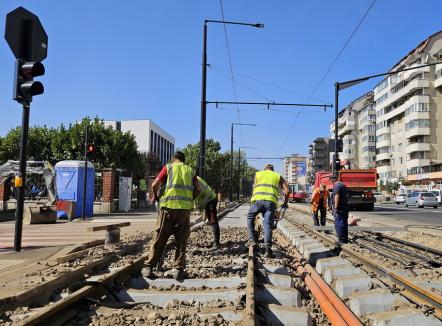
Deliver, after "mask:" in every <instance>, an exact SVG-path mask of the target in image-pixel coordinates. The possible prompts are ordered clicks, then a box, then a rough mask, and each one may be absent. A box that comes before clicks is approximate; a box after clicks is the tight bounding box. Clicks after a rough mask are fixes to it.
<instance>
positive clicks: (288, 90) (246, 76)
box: [209, 64, 330, 104]
mask: <svg viewBox="0 0 442 326" xmlns="http://www.w3.org/2000/svg"><path fill="white" fill-rule="evenodd" d="M209 68H211V69H212V70H213V71H217V72H220V73H227V71H226V70H224V69H222V68H221V67H219V66H217V65H213V64H210V65H209ZM234 75H236V76H239V77H242V78H244V79H249V80H253V81H255V82H258V83H261V84H263V85H267V86H269V87H273V88H276V89H279V90H281V91H285V92H287V93H291V94H295V95H298V96H302V97H305V98H309V95H307V94H303V93H301V92H298V91H294V90H292V89H288V88H285V87H282V86H279V85H276V84H274V83H271V82H268V81H265V80H262V79H258V78H255V77H251V76H248V75H245V74H242V73H239V72H235V73H234ZM236 83H237V84H239V82H238V80H236ZM243 85H244V84H243ZM310 99H311V100H316V101H319V102H322V103H325V104H329V103H330V102H329V101H326V100H323V99H320V98H318V97H310Z"/></svg>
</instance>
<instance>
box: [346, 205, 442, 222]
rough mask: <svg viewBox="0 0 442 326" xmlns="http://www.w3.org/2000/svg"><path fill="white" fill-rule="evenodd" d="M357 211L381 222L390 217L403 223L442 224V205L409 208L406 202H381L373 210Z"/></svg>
mask: <svg viewBox="0 0 442 326" xmlns="http://www.w3.org/2000/svg"><path fill="white" fill-rule="evenodd" d="M355 213H356V214H357V215H360V216H366V217H369V218H371V219H373V220H376V221H380V222H382V220H383V219H388V220H390V221H400V222H401V224H403V223H404V222H405V223H409V224H431V225H437V226H442V206H440V207H439V208H437V209H434V208H433V207H425V208H416V207H408V208H407V207H405V205H404V204H401V205H396V204H391V205H390V204H388V205H382V204H379V205H375V208H374V210H373V211H372V212H363V211H358V212H355ZM350 214H351V212H350Z"/></svg>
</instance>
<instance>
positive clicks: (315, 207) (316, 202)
mask: <svg viewBox="0 0 442 326" xmlns="http://www.w3.org/2000/svg"><path fill="white" fill-rule="evenodd" d="M328 196H329V193H328V190H327V188H326V187H325V184H323V183H321V184H320V185H319V187H318V188H315V190H313V193H312V199H311V200H310V207H311V210H312V212H313V224H314V225H316V226H319V225H321V226H325V220H326V216H327V201H328ZM319 214H321V218H320V219H319Z"/></svg>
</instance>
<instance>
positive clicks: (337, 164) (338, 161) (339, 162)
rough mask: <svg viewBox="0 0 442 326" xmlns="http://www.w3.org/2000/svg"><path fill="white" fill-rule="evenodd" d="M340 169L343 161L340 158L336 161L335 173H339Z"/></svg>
mask: <svg viewBox="0 0 442 326" xmlns="http://www.w3.org/2000/svg"><path fill="white" fill-rule="evenodd" d="M340 169H341V160H340V159H339V158H338V159H335V171H336V172H337V171H339V170H340Z"/></svg>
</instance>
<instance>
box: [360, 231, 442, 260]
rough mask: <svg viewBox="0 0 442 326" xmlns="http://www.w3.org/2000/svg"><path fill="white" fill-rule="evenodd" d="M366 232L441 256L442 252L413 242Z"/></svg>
mask: <svg viewBox="0 0 442 326" xmlns="http://www.w3.org/2000/svg"><path fill="white" fill-rule="evenodd" d="M367 232H368V233H370V234H375V235H377V236H380V237H382V238H384V239H388V240H391V241H394V242H398V243H402V244H404V245H406V246H409V247H413V248H416V249H420V250H422V251H425V252H431V253H433V254H436V255H439V256H442V250H438V249H436V248H430V247H426V246H423V245H420V244H418V243H413V242H410V241H406V240H402V239H398V238H395V237H392V236H389V235H384V234H381V233H378V232H371V231H367Z"/></svg>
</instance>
